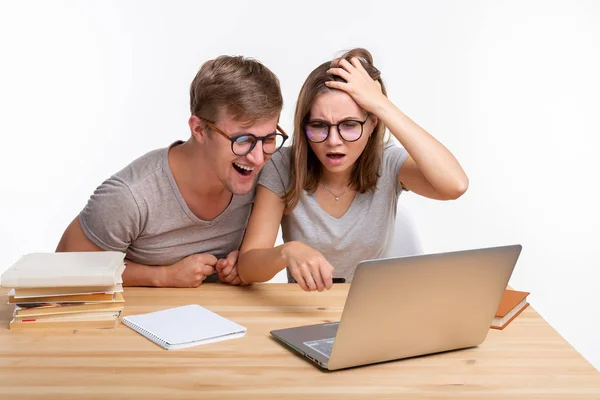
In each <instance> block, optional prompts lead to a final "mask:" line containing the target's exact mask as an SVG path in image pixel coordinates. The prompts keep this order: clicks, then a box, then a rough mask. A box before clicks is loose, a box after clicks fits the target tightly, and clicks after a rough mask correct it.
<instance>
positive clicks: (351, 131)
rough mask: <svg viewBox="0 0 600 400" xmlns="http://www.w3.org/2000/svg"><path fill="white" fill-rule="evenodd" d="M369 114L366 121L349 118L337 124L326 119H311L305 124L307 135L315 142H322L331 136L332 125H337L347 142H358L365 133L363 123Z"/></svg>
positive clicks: (341, 135)
mask: <svg viewBox="0 0 600 400" xmlns="http://www.w3.org/2000/svg"><path fill="white" fill-rule="evenodd" d="M368 119H369V116H368V115H367V118H366V119H365V120H364V121H357V120H354V119H347V120H344V121H342V122H339V123H337V124H330V123H327V122H325V121H309V122H308V123H306V125H304V132H305V133H306V137H307V138H308V140H310V141H311V142H313V143H322V142H324V141H326V140H327V138H328V137H329V132H331V127H332V126H335V127H337V130H338V133H339V134H340V137H341V138H342V139H344V140H345V141H346V142H356V141H357V140H358V139H360V137H361V136H362V133H363V125H364V124H365V123H366V122H367V120H368Z"/></svg>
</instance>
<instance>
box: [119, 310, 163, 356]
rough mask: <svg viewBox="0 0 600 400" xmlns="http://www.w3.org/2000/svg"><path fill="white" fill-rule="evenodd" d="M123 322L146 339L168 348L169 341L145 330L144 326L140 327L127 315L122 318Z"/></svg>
mask: <svg viewBox="0 0 600 400" xmlns="http://www.w3.org/2000/svg"><path fill="white" fill-rule="evenodd" d="M123 323H124V324H125V325H127V326H128V327H130V328H131V329H133V330H134V331H136V332H138V333H139V334H141V335H142V336H144V337H146V338H147V339H149V340H152V341H153V342H154V343H156V344H159V345H160V346H162V347H164V348H165V349H168V348H169V346H170V343H168V342H166V341H164V340H162V339H161V338H159V337H158V336H156V335H155V334H153V333H152V332H148V331H147V330H145V329H144V328H142V327H141V326H139V325H138V324H136V323H135V322H133V321H131V320H129V319H127V317H125V318H123Z"/></svg>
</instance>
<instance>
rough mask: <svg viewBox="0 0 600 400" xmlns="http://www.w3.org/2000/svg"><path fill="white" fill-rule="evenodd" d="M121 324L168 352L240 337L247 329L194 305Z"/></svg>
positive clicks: (126, 320)
mask: <svg viewBox="0 0 600 400" xmlns="http://www.w3.org/2000/svg"><path fill="white" fill-rule="evenodd" d="M123 324H125V325H127V326H128V327H130V328H131V329H133V330H134V331H136V332H138V333H139V334H141V335H143V336H145V337H146V338H148V339H150V340H152V341H153V342H154V343H156V344H158V345H160V346H162V347H164V348H165V349H167V350H172V349H181V348H184V347H191V346H196V345H199V344H206V343H214V342H220V341H222V340H227V339H235V338H240V337H243V336H244V335H245V334H246V328H245V327H243V326H241V325H238V324H236V323H235V322H233V321H231V320H229V319H227V318H224V317H222V316H220V315H218V314H215V313H214V312H212V311H210V310H207V309H206V308H204V307H201V306H199V305H197V304H190V305H187V306H181V307H175V308H170V309H167V310H162V311H155V312H151V313H148V314H140V315H130V316H127V317H124V318H123Z"/></svg>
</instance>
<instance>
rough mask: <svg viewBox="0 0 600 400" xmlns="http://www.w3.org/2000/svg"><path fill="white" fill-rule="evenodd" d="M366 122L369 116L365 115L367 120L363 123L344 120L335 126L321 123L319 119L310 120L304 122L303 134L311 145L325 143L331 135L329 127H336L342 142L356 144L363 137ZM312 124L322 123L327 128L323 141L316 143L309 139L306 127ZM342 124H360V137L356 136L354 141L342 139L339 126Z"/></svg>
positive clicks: (355, 120) (354, 120)
mask: <svg viewBox="0 0 600 400" xmlns="http://www.w3.org/2000/svg"><path fill="white" fill-rule="evenodd" d="M368 120H369V115H367V118H365V120H364V121H359V120H357V119H345V120H343V121H340V122H338V123H337V124H330V123H329V122H325V121H322V120H320V119H319V120H312V121H308V122H306V123H305V124H304V134H305V135H306V139H307V140H308V141H309V142H312V143H323V142H324V141H326V140H327V139H328V138H329V135H330V134H331V127H332V126H335V127H336V129H337V132H338V135H340V137H341V138H342V140H343V141H345V142H348V143H352V142H356V141H357V140H359V139H360V138H361V137H362V135H363V132H364V127H365V124H366V123H367V121H368ZM314 122H320V123H322V124H323V125H326V126H327V135H326V136H325V139H323V140H319V141H318V142H317V141H315V140H312V139H311V138H310V137H309V136H308V133H307V132H306V127H307V126H308V125H309V124H311V123H314ZM344 122H356V123H358V124H360V135H358V137H357V138H356V139H354V140H348V139H346V138H345V137H344V135H342V132H341V131H340V125H341V124H343V123H344Z"/></svg>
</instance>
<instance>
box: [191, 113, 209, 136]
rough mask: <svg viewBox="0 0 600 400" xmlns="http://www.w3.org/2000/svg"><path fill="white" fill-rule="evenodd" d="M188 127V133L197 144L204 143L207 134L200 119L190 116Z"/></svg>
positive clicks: (204, 125)
mask: <svg viewBox="0 0 600 400" xmlns="http://www.w3.org/2000/svg"><path fill="white" fill-rule="evenodd" d="M188 125H189V126H190V132H191V133H192V136H193V137H194V139H196V141H197V142H198V143H204V142H205V141H206V139H207V138H208V132H207V131H206V124H204V122H202V120H201V119H200V118H198V117H197V116H195V115H192V116H191V117H190V119H189V120H188Z"/></svg>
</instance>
